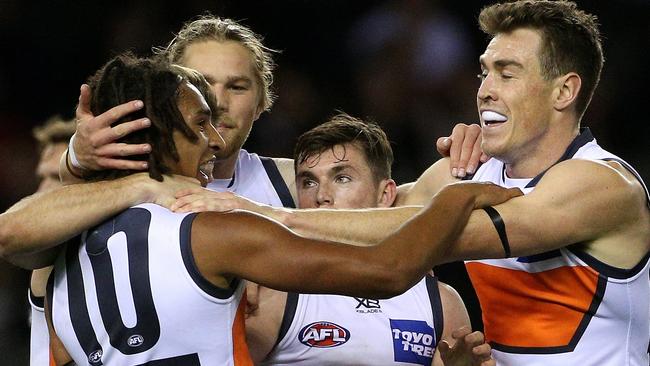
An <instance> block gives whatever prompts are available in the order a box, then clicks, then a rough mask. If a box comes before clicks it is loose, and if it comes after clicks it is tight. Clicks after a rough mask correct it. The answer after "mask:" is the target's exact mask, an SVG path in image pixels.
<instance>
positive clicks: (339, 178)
mask: <svg viewBox="0 0 650 366" xmlns="http://www.w3.org/2000/svg"><path fill="white" fill-rule="evenodd" d="M334 181H335V182H336V183H350V182H351V181H352V178H350V177H349V176H347V175H339V176H337V177H336V179H335V180H334Z"/></svg>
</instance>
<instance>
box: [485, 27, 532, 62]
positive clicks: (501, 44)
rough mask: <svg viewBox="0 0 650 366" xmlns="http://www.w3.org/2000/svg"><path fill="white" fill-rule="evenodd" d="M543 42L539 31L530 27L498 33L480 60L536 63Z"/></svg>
mask: <svg viewBox="0 0 650 366" xmlns="http://www.w3.org/2000/svg"><path fill="white" fill-rule="evenodd" d="M541 43H542V38H541V35H540V33H539V31H537V30H534V29H530V28H518V29H515V30H513V31H511V32H507V33H498V34H497V35H496V36H495V37H494V38H492V40H491V41H490V43H489V44H488V46H487V48H486V49H485V52H484V53H483V55H481V57H480V61H481V64H484V65H490V64H491V63H494V62H497V61H502V60H509V61H515V62H517V63H519V64H522V65H527V64H528V63H530V62H535V63H536V62H537V60H538V51H539V50H540V46H541Z"/></svg>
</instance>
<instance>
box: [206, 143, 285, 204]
mask: <svg viewBox="0 0 650 366" xmlns="http://www.w3.org/2000/svg"><path fill="white" fill-rule="evenodd" d="M206 188H208V189H210V190H213V191H216V192H225V191H228V192H233V193H236V194H238V195H240V196H243V197H246V198H248V199H251V200H253V201H255V202H259V203H263V204H267V205H270V206H275V207H282V206H284V207H296V206H295V204H294V202H293V198H292V197H291V193H290V192H289V188H287V185H286V183H285V182H284V179H283V178H282V176H281V175H280V171H279V170H278V168H277V166H276V165H275V162H274V161H273V159H271V158H266V157H260V156H258V155H257V154H251V153H249V152H247V151H246V150H244V149H241V150H240V151H239V158H238V159H237V165H236V166H235V173H234V175H233V177H232V179H215V180H214V181H212V182H210V183H208V186H207V187H206Z"/></svg>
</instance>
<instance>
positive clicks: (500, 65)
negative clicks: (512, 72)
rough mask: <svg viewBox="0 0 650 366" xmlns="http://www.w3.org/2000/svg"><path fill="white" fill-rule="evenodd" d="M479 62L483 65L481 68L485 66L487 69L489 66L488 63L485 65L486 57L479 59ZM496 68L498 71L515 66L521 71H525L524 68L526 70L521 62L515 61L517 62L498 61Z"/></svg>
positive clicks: (510, 60)
mask: <svg viewBox="0 0 650 366" xmlns="http://www.w3.org/2000/svg"><path fill="white" fill-rule="evenodd" d="M478 62H479V63H480V64H481V66H483V67H486V66H487V65H486V63H485V57H484V56H481V57H479V58H478ZM494 66H495V67H496V68H497V69H504V68H506V67H508V66H514V67H516V68H519V69H523V68H524V65H522V64H521V62H519V61H515V60H512V59H502V60H496V61H494Z"/></svg>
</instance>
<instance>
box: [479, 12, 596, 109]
mask: <svg viewBox="0 0 650 366" xmlns="http://www.w3.org/2000/svg"><path fill="white" fill-rule="evenodd" d="M479 25H480V27H481V30H483V31H484V32H485V33H487V34H488V35H490V36H491V37H494V36H496V35H497V34H499V33H509V32H512V31H514V30H516V29H520V28H530V29H534V30H537V31H539V32H540V35H541V37H542V45H541V48H542V49H541V50H540V52H539V61H540V66H541V69H542V74H543V76H544V78H545V79H546V80H551V79H553V78H556V77H558V76H561V75H564V74H567V73H569V72H575V73H577V74H578V75H580V79H581V80H582V89H581V90H580V94H579V95H578V98H577V101H576V112H577V116H578V119H580V118H581V117H582V115H583V114H584V112H585V110H586V109H587V106H588V105H589V102H590V101H591V97H592V96H593V94H594V90H595V89H596V86H597V85H598V82H599V80H600V73H601V70H602V68H603V63H604V58H603V50H602V45H601V40H600V32H599V30H598V23H597V18H596V16H594V15H591V14H588V13H586V12H584V11H582V10H579V9H578V8H577V6H576V4H575V3H574V2H571V1H564V0H560V1H549V0H521V1H515V2H506V3H502V4H494V5H490V6H487V7H485V8H483V10H481V14H480V15H479Z"/></svg>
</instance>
